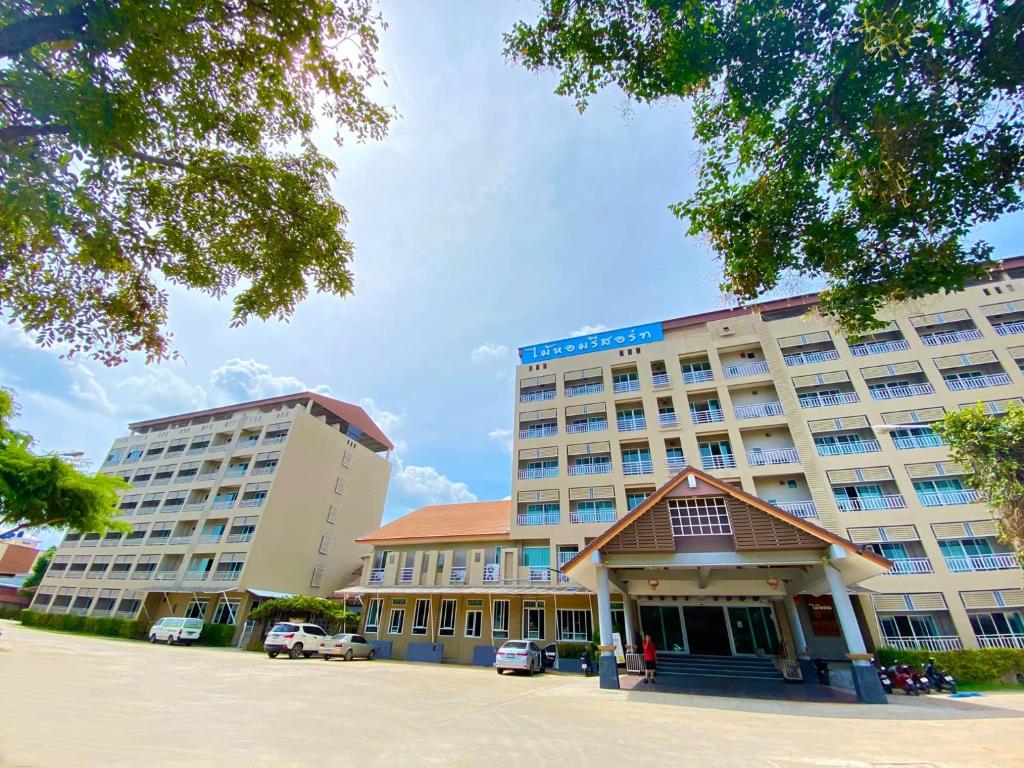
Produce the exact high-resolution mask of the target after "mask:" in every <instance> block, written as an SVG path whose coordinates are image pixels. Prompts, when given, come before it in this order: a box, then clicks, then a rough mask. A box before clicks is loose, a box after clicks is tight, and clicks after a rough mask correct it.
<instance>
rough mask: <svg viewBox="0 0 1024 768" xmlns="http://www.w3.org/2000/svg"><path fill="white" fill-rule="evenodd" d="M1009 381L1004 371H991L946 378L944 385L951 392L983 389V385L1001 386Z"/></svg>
mask: <svg viewBox="0 0 1024 768" xmlns="http://www.w3.org/2000/svg"><path fill="white" fill-rule="evenodd" d="M1009 383H1010V376H1009V375H1008V374H1005V373H991V374H989V375H987V376H970V377H968V378H963V379H953V378H950V379H946V386H947V387H949V389H950V391H951V392H962V391H963V390H965V389H983V388H985V387H1001V386H1003V385H1004V384H1009Z"/></svg>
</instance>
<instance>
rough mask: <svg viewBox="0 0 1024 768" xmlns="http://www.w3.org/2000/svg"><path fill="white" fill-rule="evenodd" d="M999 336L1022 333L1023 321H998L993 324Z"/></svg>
mask: <svg viewBox="0 0 1024 768" xmlns="http://www.w3.org/2000/svg"><path fill="white" fill-rule="evenodd" d="M993 327H994V328H995V329H996V334H998V335H999V336H1012V335H1014V334H1017V333H1024V321H1022V322H1015V323H1000V324H998V325H995V326H993Z"/></svg>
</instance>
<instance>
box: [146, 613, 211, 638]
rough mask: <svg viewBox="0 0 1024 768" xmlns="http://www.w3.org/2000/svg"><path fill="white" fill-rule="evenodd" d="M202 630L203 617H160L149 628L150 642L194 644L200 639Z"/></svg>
mask: <svg viewBox="0 0 1024 768" xmlns="http://www.w3.org/2000/svg"><path fill="white" fill-rule="evenodd" d="M202 631H203V620H202V619H181V618H175V617H174V616H164V618H162V619H158V620H157V622H156V624H154V625H153V626H152V627H150V628H149V642H151V643H167V644H168V645H174V644H175V643H183V644H185V645H192V643H194V642H195V641H196V640H198V639H199V635H200V634H202Z"/></svg>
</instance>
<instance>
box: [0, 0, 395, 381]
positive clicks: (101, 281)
mask: <svg viewBox="0 0 1024 768" xmlns="http://www.w3.org/2000/svg"><path fill="white" fill-rule="evenodd" d="M380 28H381V22H380V19H379V17H378V16H377V15H376V14H375V12H374V10H373V7H372V0H265V1H260V0H165V1H164V2H153V1H152V0H84V1H83V2H79V1H77V0H6V1H5V2H4V3H2V4H0V311H2V312H3V313H5V314H6V315H7V316H8V317H11V318H14V319H16V320H18V321H19V322H20V323H21V324H22V325H23V326H24V327H25V328H27V329H28V330H29V331H30V332H33V333H34V334H35V336H36V338H37V339H38V340H39V341H40V342H41V343H43V344H46V345H49V344H55V343H62V344H63V345H65V348H67V349H68V350H69V351H70V352H71V353H72V354H73V353H75V352H79V351H86V352H88V353H89V354H91V355H93V356H94V357H96V358H98V359H101V360H103V361H104V362H105V363H107V364H116V363H119V362H122V361H123V360H124V359H125V355H126V354H128V353H129V352H132V351H141V352H143V353H144V354H145V355H146V357H147V358H148V359H150V360H153V359H159V358H163V357H167V356H168V355H170V354H172V353H173V350H172V348H171V346H170V344H169V339H168V334H167V332H166V330H165V323H166V320H167V295H166V287H167V285H169V284H177V285H184V286H188V287H190V288H194V289H197V290H200V291H203V292H205V293H208V294H210V295H213V296H217V297H220V296H223V295H224V294H225V293H226V292H227V291H228V290H229V289H231V288H232V287H234V286H236V285H239V286H241V289H240V290H239V292H238V293H237V295H236V296H235V298H234V316H233V323H235V324H240V323H244V322H245V321H246V320H247V319H249V318H251V317H258V318H264V319H265V318H269V317H275V316H276V317H287V316H289V315H290V314H291V313H292V311H293V310H294V308H295V306H296V303H297V302H298V301H299V300H301V299H302V298H304V297H305V296H306V294H307V292H308V290H309V286H310V284H312V286H313V287H315V289H316V290H318V291H324V292H329V293H332V294H336V295H339V296H344V295H345V294H348V293H349V292H350V291H351V290H352V276H351V273H350V270H349V263H350V260H351V257H352V252H353V248H352V243H351V242H350V241H349V240H348V239H347V238H346V236H345V224H346V212H345V209H344V207H342V205H340V204H339V203H338V202H337V201H335V200H334V199H333V198H332V197H331V194H330V180H331V177H332V174H333V172H334V170H335V166H334V164H333V163H332V162H331V161H330V160H329V159H327V158H326V157H325V156H324V155H322V154H321V153H320V152H318V151H317V149H316V148H315V147H314V145H313V142H312V140H311V137H312V134H313V131H314V129H315V127H316V120H317V117H318V115H319V116H323V117H324V118H326V121H327V123H328V124H330V125H332V126H333V127H334V128H335V129H336V131H337V132H336V137H335V138H336V140H337V141H339V142H340V141H341V139H342V138H343V136H345V135H349V136H354V137H355V138H356V139H359V140H363V139H366V138H379V137H381V136H383V134H384V133H385V131H386V129H387V126H388V123H389V120H390V119H391V116H392V113H391V110H390V109H387V108H384V107H382V106H380V105H378V104H377V103H375V102H374V101H373V100H371V99H370V97H369V96H368V94H367V91H368V89H369V88H370V87H371V85H372V84H373V83H374V82H375V81H376V80H378V78H379V75H380V72H379V71H378V67H377V64H376V61H375V55H376V52H377V45H378V31H379V29H380Z"/></svg>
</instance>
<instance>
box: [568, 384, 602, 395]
mask: <svg viewBox="0 0 1024 768" xmlns="http://www.w3.org/2000/svg"><path fill="white" fill-rule="evenodd" d="M602 392H604V384H577V385H576V386H574V387H566V388H565V396H566V397H580V396H581V395H599V394H601V393H602Z"/></svg>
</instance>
